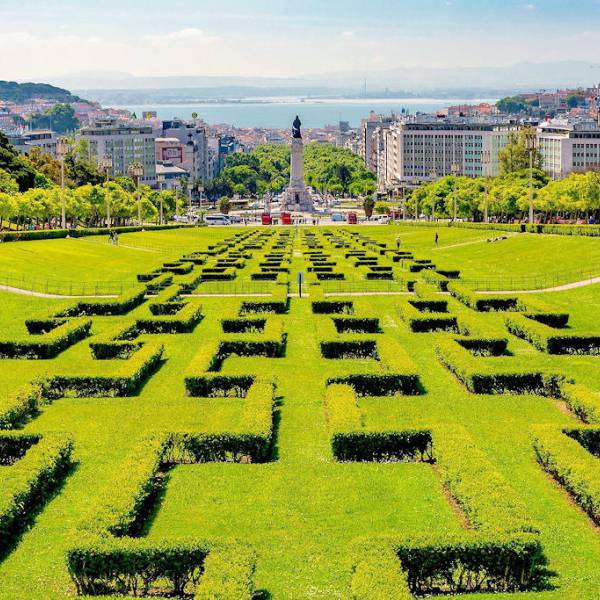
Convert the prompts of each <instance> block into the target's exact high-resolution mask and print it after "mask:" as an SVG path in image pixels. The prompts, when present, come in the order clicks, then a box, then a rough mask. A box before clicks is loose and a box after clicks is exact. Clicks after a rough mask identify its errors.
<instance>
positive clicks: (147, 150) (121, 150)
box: [78, 119, 156, 186]
mask: <svg viewBox="0 0 600 600" xmlns="http://www.w3.org/2000/svg"><path fill="white" fill-rule="evenodd" d="M78 137H79V138H80V139H82V140H85V141H86V142H87V143H88V147H89V153H90V159H91V160H95V161H99V160H100V159H101V158H102V157H103V156H111V157H112V164H113V167H112V175H113V176H119V175H127V169H128V168H129V166H130V165H131V164H132V163H140V164H141V165H142V166H143V167H144V175H143V176H142V177H141V178H140V183H141V184H146V185H150V186H154V185H156V154H155V149H154V140H155V138H156V135H155V134H154V133H153V131H152V127H149V126H144V125H127V124H125V123H122V122H120V121H116V120H114V119H101V120H97V121H96V122H95V123H94V124H93V125H91V126H88V127H83V128H82V129H81V130H80V132H79V134H78Z"/></svg>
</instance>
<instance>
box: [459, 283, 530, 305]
mask: <svg viewBox="0 0 600 600" xmlns="http://www.w3.org/2000/svg"><path fill="white" fill-rule="evenodd" d="M448 291H449V292H450V294H452V296H454V297H455V298H456V299H457V300H458V301H459V302H462V303H463V304H464V305H465V306H468V307H469V308H472V309H473V310H477V311H479V312H500V311H518V310H520V305H519V299H518V298H517V297H516V296H503V295H498V296H494V295H491V294H485V295H483V294H477V293H476V292H474V291H473V290H470V289H468V288H466V287H465V286H463V285H459V284H457V283H450V284H449V285H448Z"/></svg>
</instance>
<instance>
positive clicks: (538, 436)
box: [532, 426, 600, 524]
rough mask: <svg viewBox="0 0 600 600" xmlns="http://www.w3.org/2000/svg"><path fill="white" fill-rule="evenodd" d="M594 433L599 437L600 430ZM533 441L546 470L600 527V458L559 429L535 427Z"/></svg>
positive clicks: (538, 457) (540, 461)
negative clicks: (599, 463) (599, 464)
mask: <svg viewBox="0 0 600 600" xmlns="http://www.w3.org/2000/svg"><path fill="white" fill-rule="evenodd" d="M570 433H571V434H572V433H573V432H570ZM595 433H596V435H598V430H595ZM532 439H533V448H534V450H535V453H536V456H537V459H538V461H539V463H540V464H541V465H542V467H543V469H544V470H545V471H547V472H548V473H550V475H552V476H553V477H554V478H555V479H556V480H557V481H558V482H559V483H560V484H561V485H563V486H564V487H565V489H566V490H567V491H568V492H569V494H571V496H572V497H573V498H574V499H575V501H576V502H577V504H579V505H580V506H581V508H583V510H585V512H586V513H587V514H588V515H589V516H590V517H591V518H592V520H593V521H594V522H595V523H596V524H600V473H599V471H598V458H597V457H596V456H594V455H592V454H591V453H590V452H589V451H588V450H586V449H585V448H584V447H583V446H582V445H581V443H580V442H578V441H577V440H576V439H574V438H573V437H571V436H570V435H565V432H564V431H561V430H560V429H557V428H556V427H551V426H536V427H534V428H533V430H532Z"/></svg>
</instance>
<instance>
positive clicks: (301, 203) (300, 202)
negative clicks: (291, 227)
mask: <svg viewBox="0 0 600 600" xmlns="http://www.w3.org/2000/svg"><path fill="white" fill-rule="evenodd" d="M281 210H284V211H289V212H292V211H298V212H313V210H314V205H313V199H312V196H311V193H310V191H309V190H308V188H307V187H306V184H305V182H304V144H303V142H302V138H293V139H292V152H291V160H290V185H289V186H288V187H287V188H286V189H285V191H284V193H283V201H282V204H281Z"/></svg>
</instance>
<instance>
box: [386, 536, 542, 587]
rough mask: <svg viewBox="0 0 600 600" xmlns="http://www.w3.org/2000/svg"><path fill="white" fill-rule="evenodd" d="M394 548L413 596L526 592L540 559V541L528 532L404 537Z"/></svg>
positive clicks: (535, 575)
mask: <svg viewBox="0 0 600 600" xmlns="http://www.w3.org/2000/svg"><path fill="white" fill-rule="evenodd" d="M395 550H396V555H397V557H398V559H399V564H401V566H402V569H403V570H404V571H406V574H407V583H408V587H409V589H410V590H411V592H412V593H413V594H415V595H418V596H422V595H429V594H435V593H440V592H441V593H446V594H461V593H474V592H491V593H499V592H507V593H509V592H519V591H525V590H528V589H529V588H530V587H531V586H532V585H533V584H535V583H537V580H538V577H539V574H538V569H539V567H541V566H542V565H543V562H544V558H543V554H542V546H541V543H540V541H539V539H538V537H537V536H536V535H531V534H513V535H510V536H507V535H501V534H496V535H493V536H490V535H475V536H469V537H455V538H454V539H453V538H452V536H445V537H444V538H443V539H437V540H436V539H435V537H433V539H431V538H428V539H427V538H426V539H417V540H411V539H408V540H403V541H402V542H401V543H399V544H396V547H395Z"/></svg>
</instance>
